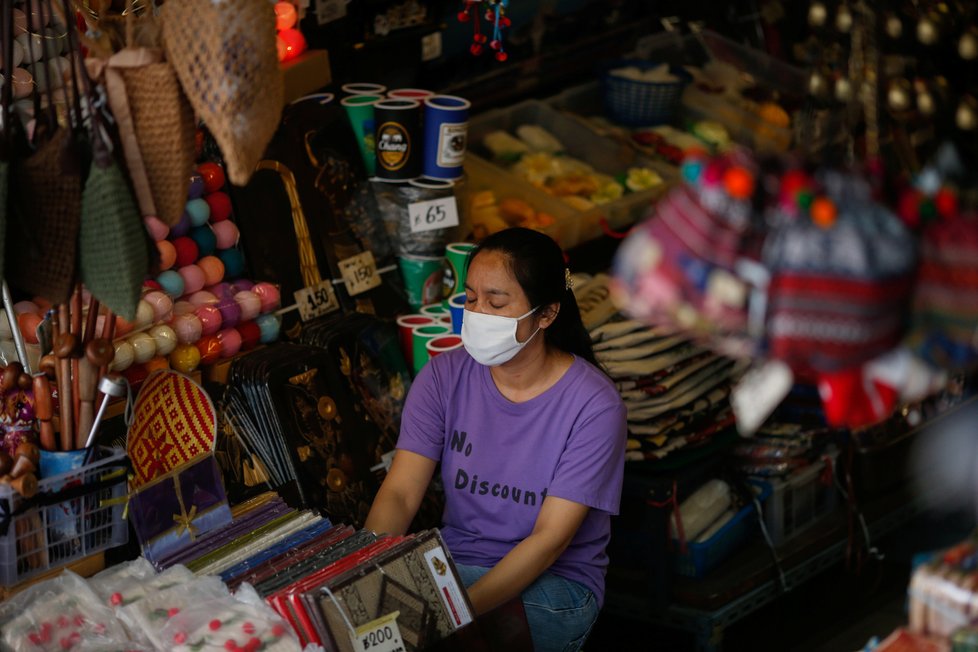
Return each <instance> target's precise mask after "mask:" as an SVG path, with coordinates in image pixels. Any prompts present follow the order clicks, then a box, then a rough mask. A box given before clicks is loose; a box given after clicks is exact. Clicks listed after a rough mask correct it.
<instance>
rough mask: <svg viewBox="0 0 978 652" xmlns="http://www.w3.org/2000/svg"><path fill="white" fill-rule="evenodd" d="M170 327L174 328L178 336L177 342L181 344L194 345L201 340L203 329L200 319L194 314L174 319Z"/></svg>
mask: <svg viewBox="0 0 978 652" xmlns="http://www.w3.org/2000/svg"><path fill="white" fill-rule="evenodd" d="M170 325H171V326H172V327H173V332H174V333H176V334H177V341H178V342H179V343H180V344H193V343H194V342H196V341H197V340H199V339H200V335H201V330H202V328H203V325H202V324H201V323H200V318H199V317H197V315H196V314H194V313H192V312H191V313H187V314H186V315H180V316H179V317H174V318H173V321H172V322H171V323H170Z"/></svg>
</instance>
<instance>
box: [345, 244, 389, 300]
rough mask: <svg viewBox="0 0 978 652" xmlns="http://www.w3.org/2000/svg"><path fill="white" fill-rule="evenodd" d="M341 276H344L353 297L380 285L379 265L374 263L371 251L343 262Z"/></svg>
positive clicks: (348, 290)
mask: <svg viewBox="0 0 978 652" xmlns="http://www.w3.org/2000/svg"><path fill="white" fill-rule="evenodd" d="M340 274H342V275H343V283H344V285H346V291H347V292H349V293H350V296H351V297H355V296H356V295H358V294H363V293H364V292H366V291H367V290H372V289H373V288H375V287H377V286H378V285H380V274H379V273H377V263H376V262H374V255H373V253H371V252H369V251H365V252H363V253H362V254H357V255H356V256H351V257H349V258H345V259H343V260H341V261H340Z"/></svg>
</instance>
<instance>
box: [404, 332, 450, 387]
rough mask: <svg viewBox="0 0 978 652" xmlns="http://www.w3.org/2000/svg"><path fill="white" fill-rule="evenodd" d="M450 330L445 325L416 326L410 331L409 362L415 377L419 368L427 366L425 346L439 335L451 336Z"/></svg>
mask: <svg viewBox="0 0 978 652" xmlns="http://www.w3.org/2000/svg"><path fill="white" fill-rule="evenodd" d="M451 333H452V329H451V327H450V326H447V325H445V324H431V325H428V326H418V327H417V328H415V329H414V330H413V331H411V341H412V348H411V362H412V365H413V368H414V375H415V376H417V375H418V372H420V371H421V368H422V367H424V366H425V364H427V362H428V359H429V356H428V349H427V344H428V340H432V339H434V338H436V337H439V336H441V335H451Z"/></svg>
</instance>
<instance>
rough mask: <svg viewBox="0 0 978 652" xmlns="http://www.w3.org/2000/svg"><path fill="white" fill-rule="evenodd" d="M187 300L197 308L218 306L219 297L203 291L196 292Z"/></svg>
mask: <svg viewBox="0 0 978 652" xmlns="http://www.w3.org/2000/svg"><path fill="white" fill-rule="evenodd" d="M187 300H188V301H190V303H192V304H194V306H196V307H200V306H207V305H216V304H217V297H216V296H215V295H214V293H213V292H210V291H208V290H201V291H200V292H194V293H193V294H191V295H190V296H189V297H187Z"/></svg>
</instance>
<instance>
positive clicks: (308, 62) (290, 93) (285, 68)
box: [279, 50, 333, 104]
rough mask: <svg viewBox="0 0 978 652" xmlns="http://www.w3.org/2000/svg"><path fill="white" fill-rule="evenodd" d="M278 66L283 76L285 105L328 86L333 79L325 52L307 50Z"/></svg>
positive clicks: (327, 55)
mask: <svg viewBox="0 0 978 652" xmlns="http://www.w3.org/2000/svg"><path fill="white" fill-rule="evenodd" d="M279 66H280V67H281V68H282V74H283V75H284V76H285V103H286V104H288V103H289V102H293V101H295V100H297V99H299V98H300V97H302V96H304V95H308V94H309V93H314V92H316V91H318V90H320V89H321V88H323V87H325V86H328V85H329V83H330V82H331V81H332V79H333V76H332V74H331V72H330V69H329V53H328V52H327V51H326V50H307V51H305V52H303V53H302V54H301V55H299V56H298V57H296V58H295V59H292V60H291V61H283V62H282V63H280V64H279Z"/></svg>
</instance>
